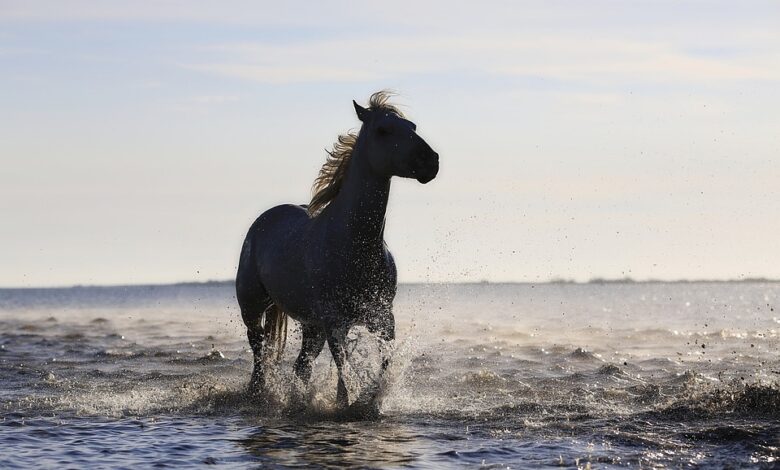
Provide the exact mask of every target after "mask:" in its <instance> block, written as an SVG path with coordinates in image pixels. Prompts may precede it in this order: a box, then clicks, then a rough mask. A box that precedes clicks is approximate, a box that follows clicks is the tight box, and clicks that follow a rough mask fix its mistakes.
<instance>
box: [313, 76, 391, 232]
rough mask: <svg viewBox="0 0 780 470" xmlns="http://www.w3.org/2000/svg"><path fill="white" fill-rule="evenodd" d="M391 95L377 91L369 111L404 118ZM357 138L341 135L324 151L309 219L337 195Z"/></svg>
mask: <svg viewBox="0 0 780 470" xmlns="http://www.w3.org/2000/svg"><path fill="white" fill-rule="evenodd" d="M393 95H395V93H393V92H391V91H388V90H380V91H377V92H376V93H374V94H373V95H371V97H370V98H369V99H368V109H369V111H377V110H381V111H385V112H390V113H393V114H395V115H396V116H398V117H404V115H403V113H402V112H401V110H399V109H398V108H397V107H396V106H395V105H393V104H391V103H390V98H391V97H392V96H393ZM358 136H359V134H357V133H355V132H351V131H350V132H347V133H346V134H341V135H340V136H339V137H338V140H337V141H336V143H334V144H333V149H332V150H325V151H326V152H327V153H328V156H327V158H326V159H325V164H323V165H322V168H320V172H319V174H318V175H317V178H316V179H315V180H314V184H313V185H312V188H311V192H312V197H311V202H309V207H308V208H307V210H308V212H309V216H310V217H314V216H316V215H317V214H319V213H320V212H322V210H323V209H325V207H327V205H328V204H330V202H331V201H332V200H333V199H335V198H336V196H337V195H338V194H339V191H340V190H341V184H342V183H343V182H344V177H345V176H346V175H347V169H349V162H350V160H351V159H352V151H353V150H354V149H355V144H356V143H357V140H358Z"/></svg>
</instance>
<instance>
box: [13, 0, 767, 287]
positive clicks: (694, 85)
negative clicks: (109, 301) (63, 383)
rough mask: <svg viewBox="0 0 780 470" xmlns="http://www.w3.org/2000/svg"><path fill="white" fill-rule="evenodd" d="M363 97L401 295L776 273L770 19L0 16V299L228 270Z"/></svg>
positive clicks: (722, 12)
mask: <svg viewBox="0 0 780 470" xmlns="http://www.w3.org/2000/svg"><path fill="white" fill-rule="evenodd" d="M380 88H393V89H396V90H398V91H400V92H401V96H400V97H399V98H398V101H400V102H401V103H402V104H404V105H405V108H404V109H405V111H406V113H407V114H408V115H409V117H410V118H411V119H412V120H414V121H415V122H416V123H417V124H418V128H419V133H420V134H421V135H423V137H425V138H426V139H427V140H428V141H429V143H431V144H432V145H433V146H434V148H436V149H437V150H438V151H439V153H440V154H441V158H442V169H441V172H440V176H439V178H438V179H437V180H435V181H434V182H432V183H430V184H428V185H425V186H421V185H419V184H418V183H416V182H413V181H408V180H406V181H401V180H396V181H395V182H394V184H393V191H392V194H391V206H390V211H389V214H388V225H387V239H388V243H389V244H390V247H391V249H392V250H393V251H394V253H395V255H396V258H397V260H398V265H399V270H400V277H401V280H402V281H464V280H481V279H489V280H494V281H502V280H517V281H540V280H546V279H549V278H554V277H564V278H574V279H577V280H587V279H589V278H591V277H622V276H624V275H630V276H632V277H635V278H639V279H643V278H665V279H673V278H738V277H742V276H769V277H780V216H779V215H778V214H780V137H779V136H780V3H777V2H677V1H674V2H671V1H669V2H666V1H649V2H640V1H631V2H629V1H620V2H612V1H591V2H554V1H541V2H515V1H512V2H471V3H470V5H469V6H463V5H457V4H455V3H453V2H448V1H446V2H445V1H431V2H419V1H417V2H403V1H401V2H395V1H394V2H354V3H353V2H329V3H325V2H320V3H315V2H310V3H303V2H300V3H299V2H274V3H265V4H264V3H261V2H192V1H157V2H119V1H69V2H59V1H37V2H36V1H4V0H0V159H1V160H2V162H1V166H0V168H1V170H0V213H2V224H1V225H0V242H1V244H0V286H40V285H69V284H116V283H153V282H170V281H190V280H207V279H226V278H230V277H232V276H233V272H234V269H235V264H236V259H237V256H238V251H239V248H240V244H241V240H242V239H243V236H244V234H245V231H246V229H247V227H248V226H249V225H250V224H251V222H252V221H253V220H254V218H255V216H256V215H258V214H259V213H260V212H261V211H262V210H264V209H266V208H268V207H270V206H272V205H274V204H277V203H282V202H297V203H304V202H306V201H307V199H308V197H309V189H310V185H311V182H312V180H313V178H314V177H315V176H316V173H317V170H318V169H319V166H320V165H321V163H322V162H323V160H324V157H325V153H324V151H323V149H324V148H325V147H328V146H330V145H331V144H332V142H333V140H334V138H335V137H336V135H337V134H338V133H340V132H343V131H345V130H347V129H350V128H354V127H356V126H357V124H358V121H357V120H356V119H355V117H354V115H353V111H352V106H351V100H352V99H353V98H355V99H357V100H358V101H365V99H366V98H367V96H368V95H369V94H370V93H371V92H372V91H375V90H377V89H380Z"/></svg>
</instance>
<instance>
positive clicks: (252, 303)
mask: <svg viewBox="0 0 780 470" xmlns="http://www.w3.org/2000/svg"><path fill="white" fill-rule="evenodd" d="M239 277H240V276H239ZM236 299H237V300H238V305H239V307H240V308H241V318H242V319H243V320H244V324H245V325H246V335H247V338H248V339H249V346H250V347H251V348H252V356H253V357H254V368H253V369H252V379H251V380H250V382H249V386H250V389H251V390H252V391H253V392H255V393H258V392H260V391H261V390H262V387H263V383H264V374H263V368H264V365H265V364H264V361H265V355H266V351H267V349H268V348H267V345H266V344H265V339H266V335H265V330H264V328H263V324H262V321H263V314H264V313H265V311H266V310H267V309H269V308H272V305H273V304H272V302H271V298H270V297H269V296H268V294H267V293H266V291H265V289H264V288H263V286H262V285H261V284H260V283H259V282H257V283H256V284H255V283H252V284H248V283H246V282H241V281H237V282H236Z"/></svg>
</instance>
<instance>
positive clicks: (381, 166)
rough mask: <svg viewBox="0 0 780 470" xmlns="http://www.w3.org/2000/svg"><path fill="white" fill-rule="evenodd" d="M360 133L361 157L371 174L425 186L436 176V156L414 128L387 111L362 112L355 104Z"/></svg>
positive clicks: (372, 110) (437, 156)
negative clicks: (411, 180)
mask: <svg viewBox="0 0 780 470" xmlns="http://www.w3.org/2000/svg"><path fill="white" fill-rule="evenodd" d="M353 103H354V105H355V111H356V112H357V116H358V119H360V121H361V122H362V123H363V126H362V128H361V129H360V136H361V139H360V140H361V141H362V142H361V150H362V152H361V153H364V154H365V156H366V158H367V159H368V163H369V165H370V167H371V171H373V172H375V173H376V174H378V175H382V176H387V177H390V176H401V177H403V178H414V179H416V180H417V181H419V182H420V183H423V184H425V183H427V182H429V181H431V180H432V179H434V178H436V174H437V173H438V172H439V154H438V153H436V152H434V151H433V149H432V148H431V146H430V145H428V143H427V142H425V141H424V140H423V139H422V137H420V136H419V135H417V126H416V125H415V124H414V123H413V122H411V121H408V120H406V119H404V118H403V117H401V116H399V115H398V114H397V113H395V112H393V111H392V110H389V109H383V108H382V107H379V108H373V107H372V108H370V109H367V108H364V107H362V106H360V105H359V104H357V103H355V102H354V101H353Z"/></svg>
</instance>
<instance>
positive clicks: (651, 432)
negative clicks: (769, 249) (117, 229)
mask: <svg viewBox="0 0 780 470" xmlns="http://www.w3.org/2000/svg"><path fill="white" fill-rule="evenodd" d="M779 296H780V284H777V283H680V284H587V285H577V284H542V285H530V284H528V285H526V284H515V285H512V284H506V285H494V284H479V285H406V286H401V288H400V292H399V296H398V299H397V301H396V304H395V311H396V317H397V322H398V335H399V344H398V345H397V347H396V349H395V351H394V352H393V362H392V365H391V368H390V372H389V374H388V376H387V377H386V383H385V384H384V386H383V396H382V403H381V410H382V416H381V417H380V418H379V419H378V420H372V421H359V420H357V421H356V420H353V419H350V416H347V415H344V414H343V413H341V412H340V411H339V410H337V409H334V406H333V401H334V398H335V388H336V386H335V385H336V374H335V366H334V365H333V361H332V360H331V359H330V356H329V354H327V348H326V350H325V351H324V352H323V354H322V355H321V356H320V358H319V359H318V360H317V362H316V363H315V368H314V377H313V380H312V385H311V386H310V387H309V388H308V389H304V388H303V387H302V386H301V384H299V383H297V382H296V380H295V379H294V376H293V375H292V373H291V372H290V371H291V363H292V360H293V359H294V356H295V354H296V353H297V347H298V343H299V341H300V339H299V338H298V337H297V335H296V334H295V332H294V331H292V332H291V334H290V339H289V342H288V349H287V352H286V355H285V358H284V360H283V361H282V363H281V365H280V369H279V371H278V372H277V373H276V374H275V375H274V376H273V377H272V379H273V383H274V384H275V393H274V400H273V401H272V402H271V404H260V403H256V402H254V401H252V400H251V399H250V398H249V397H248V396H247V394H246V393H245V387H246V383H247V381H248V377H249V374H250V370H251V354H250V352H249V351H248V349H247V343H246V341H245V339H244V336H243V334H244V330H243V325H242V324H241V321H240V318H239V314H238V312H237V310H236V306H235V300H234V298H233V292H232V286H230V285H229V284H223V283H213V284H205V285H176V286H148V287H129V288H128V287H114V288H87V287H85V288H71V289H43V290H0V410H2V417H1V418H0V467H25V468H26V467H28V466H30V465H31V464H35V465H38V466H47V467H59V466H63V465H67V466H70V467H90V468H92V467H96V466H104V467H115V466H125V467H136V466H137V467H150V466H170V467H177V468H179V467H187V466H200V465H203V464H216V465H229V466H235V467H256V466H262V465H268V466H274V467H286V466H290V467H307V468H308V467H317V466H320V467H323V466H350V467H408V468H432V467H458V466H463V467H476V466H484V467H488V468H506V467H512V468H522V467H528V466H536V467H556V468H559V467H560V466H564V467H575V466H579V467H581V468H586V467H587V466H590V467H591V468H607V467H621V466H643V467H654V466H671V467H680V466H690V465H693V466H706V467H726V468H733V467H734V466H758V467H762V466H763V467H766V468H775V467H776V466H777V465H779V464H778V462H780V460H778V459H780V386H778V382H779V381H780V356H779V355H778V352H779V351H780V347H779V346H780V337H779V336H780V301H779V300H778V298H779ZM352 339H353V341H352V344H351V349H352V351H353V352H352V353H351V358H350V368H349V376H350V381H349V388H350V392H351V394H352V396H355V394H357V393H359V391H360V390H361V388H363V387H366V386H367V385H368V384H370V383H372V381H373V380H375V379H376V378H377V371H378V362H379V359H378V357H379V355H378V347H377V345H376V342H375V341H374V339H373V338H371V337H370V336H369V335H368V334H367V333H365V331H364V330H361V329H358V330H357V331H356V332H355V334H353V338H352Z"/></svg>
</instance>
